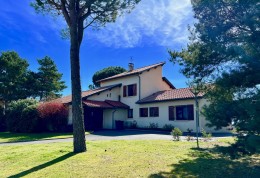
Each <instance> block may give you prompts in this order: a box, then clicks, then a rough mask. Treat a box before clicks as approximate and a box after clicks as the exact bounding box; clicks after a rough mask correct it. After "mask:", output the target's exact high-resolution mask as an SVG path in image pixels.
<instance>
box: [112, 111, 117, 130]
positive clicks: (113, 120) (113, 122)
mask: <svg viewBox="0 0 260 178" xmlns="http://www.w3.org/2000/svg"><path fill="white" fill-rule="evenodd" d="M116 111H117V110H116V109H115V110H114V111H113V112H112V129H115V112H116Z"/></svg>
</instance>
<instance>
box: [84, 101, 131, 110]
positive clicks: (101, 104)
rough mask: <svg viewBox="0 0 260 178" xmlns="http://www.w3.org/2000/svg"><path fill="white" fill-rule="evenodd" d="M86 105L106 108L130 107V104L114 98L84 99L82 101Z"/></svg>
mask: <svg viewBox="0 0 260 178" xmlns="http://www.w3.org/2000/svg"><path fill="white" fill-rule="evenodd" d="M82 102H83V104H84V105H85V106H88V107H91V108H105V109H110V108H111V109H112V108H125V109H128V108H129V106H127V105H126V104H124V103H121V102H120V101H112V100H105V101H95V100H84V101H82Z"/></svg>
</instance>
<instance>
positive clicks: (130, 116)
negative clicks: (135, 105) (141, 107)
mask: <svg viewBox="0 0 260 178" xmlns="http://www.w3.org/2000/svg"><path fill="white" fill-rule="evenodd" d="M127 116H128V118H133V109H128V114H127Z"/></svg>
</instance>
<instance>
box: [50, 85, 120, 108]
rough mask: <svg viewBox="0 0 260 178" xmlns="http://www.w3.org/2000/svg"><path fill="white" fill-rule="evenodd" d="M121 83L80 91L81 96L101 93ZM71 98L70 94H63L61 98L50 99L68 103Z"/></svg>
mask: <svg viewBox="0 0 260 178" xmlns="http://www.w3.org/2000/svg"><path fill="white" fill-rule="evenodd" d="M121 85H122V84H115V85H109V86H105V87H100V88H97V89H94V90H88V91H83V92H82V93H81V96H82V98H86V97H89V96H92V95H94V94H98V93H101V92H103V91H107V90H110V89H112V88H115V87H119V86H121ZM71 100H72V98H71V95H68V96H64V97H62V98H58V99H55V100H52V102H58V103H63V104H67V103H70V102H71Z"/></svg>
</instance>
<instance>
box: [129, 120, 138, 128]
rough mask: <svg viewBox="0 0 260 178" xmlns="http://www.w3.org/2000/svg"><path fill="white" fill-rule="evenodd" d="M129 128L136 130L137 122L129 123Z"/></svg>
mask: <svg viewBox="0 0 260 178" xmlns="http://www.w3.org/2000/svg"><path fill="white" fill-rule="evenodd" d="M130 128H131V129H136V128H137V122H136V120H134V121H133V122H131V123H130Z"/></svg>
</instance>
